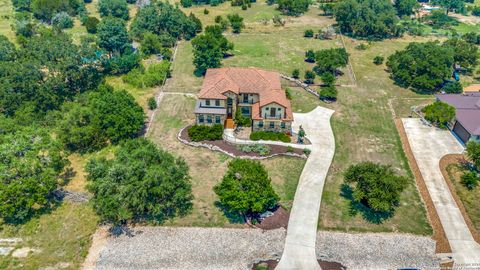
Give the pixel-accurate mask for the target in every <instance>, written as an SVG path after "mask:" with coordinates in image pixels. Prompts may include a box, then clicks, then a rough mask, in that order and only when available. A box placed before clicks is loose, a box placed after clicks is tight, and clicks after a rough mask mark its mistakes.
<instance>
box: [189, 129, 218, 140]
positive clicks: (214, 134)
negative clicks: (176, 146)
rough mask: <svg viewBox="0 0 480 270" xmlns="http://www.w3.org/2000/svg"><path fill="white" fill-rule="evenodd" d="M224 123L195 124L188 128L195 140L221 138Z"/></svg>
mask: <svg viewBox="0 0 480 270" xmlns="http://www.w3.org/2000/svg"><path fill="white" fill-rule="evenodd" d="M222 135H223V125H213V126H200V125H193V126H191V127H190V128H189V129H188V136H189V137H190V139H191V140H192V141H194V142H199V141H215V140H221V139H222Z"/></svg>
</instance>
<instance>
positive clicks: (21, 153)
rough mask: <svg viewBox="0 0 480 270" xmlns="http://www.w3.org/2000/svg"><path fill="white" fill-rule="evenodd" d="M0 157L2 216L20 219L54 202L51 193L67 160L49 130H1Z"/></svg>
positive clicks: (22, 219)
mask: <svg viewBox="0 0 480 270" xmlns="http://www.w3.org/2000/svg"><path fill="white" fill-rule="evenodd" d="M0 157H1V160H2V162H0V172H1V173H0V201H1V202H2V203H0V219H3V220H4V221H6V222H8V223H21V222H24V221H26V220H27V219H29V218H30V217H32V216H33V215H35V214H37V213H39V212H41V211H43V210H45V209H48V208H49V207H51V206H53V203H54V196H53V194H52V193H53V191H54V190H55V189H56V188H57V181H58V179H59V176H60V174H61V173H62V172H63V169H64V167H65V166H66V165H67V164H68V160H67V159H66V155H65V154H64V152H63V151H62V147H61V144H60V143H58V142H57V141H56V140H55V139H53V138H52V137H51V135H50V134H49V132H48V131H47V130H44V129H42V128H36V127H31V128H26V129H23V128H16V130H15V131H13V132H11V133H5V134H1V135H0Z"/></svg>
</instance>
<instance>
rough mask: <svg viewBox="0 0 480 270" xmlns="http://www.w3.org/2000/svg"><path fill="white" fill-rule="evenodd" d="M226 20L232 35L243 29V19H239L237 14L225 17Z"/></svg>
mask: <svg viewBox="0 0 480 270" xmlns="http://www.w3.org/2000/svg"><path fill="white" fill-rule="evenodd" d="M227 19H228V21H229V22H230V26H231V27H232V32H233V33H235V34H238V33H240V32H241V31H242V29H243V28H245V24H244V23H243V18H242V17H240V16H239V15H238V14H237V13H235V14H229V15H227Z"/></svg>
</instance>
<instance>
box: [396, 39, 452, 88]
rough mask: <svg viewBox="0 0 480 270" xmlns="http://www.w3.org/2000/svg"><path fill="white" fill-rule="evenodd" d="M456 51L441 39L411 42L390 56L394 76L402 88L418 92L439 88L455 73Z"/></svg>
mask: <svg viewBox="0 0 480 270" xmlns="http://www.w3.org/2000/svg"><path fill="white" fill-rule="evenodd" d="M453 56H454V53H453V50H452V49H451V48H450V47H445V46H442V45H441V44H440V43H438V42H426V43H416V42H413V43H410V44H409V45H408V46H407V47H406V48H405V49H404V50H402V51H397V52H395V53H394V54H392V55H391V56H390V57H388V61H387V67H388V68H389V70H390V72H391V73H392V78H393V79H394V80H395V82H396V83H398V84H399V85H401V86H403V87H412V88H413V89H414V90H416V91H419V92H427V93H432V92H436V91H438V90H439V89H440V88H441V87H442V86H443V84H444V81H445V80H447V79H449V78H450V77H451V76H452V73H453V68H452V65H453V63H454V57H453Z"/></svg>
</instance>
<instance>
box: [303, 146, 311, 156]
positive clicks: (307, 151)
mask: <svg viewBox="0 0 480 270" xmlns="http://www.w3.org/2000/svg"><path fill="white" fill-rule="evenodd" d="M303 153H304V154H305V155H307V156H309V155H310V153H312V150H310V149H308V148H303Z"/></svg>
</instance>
